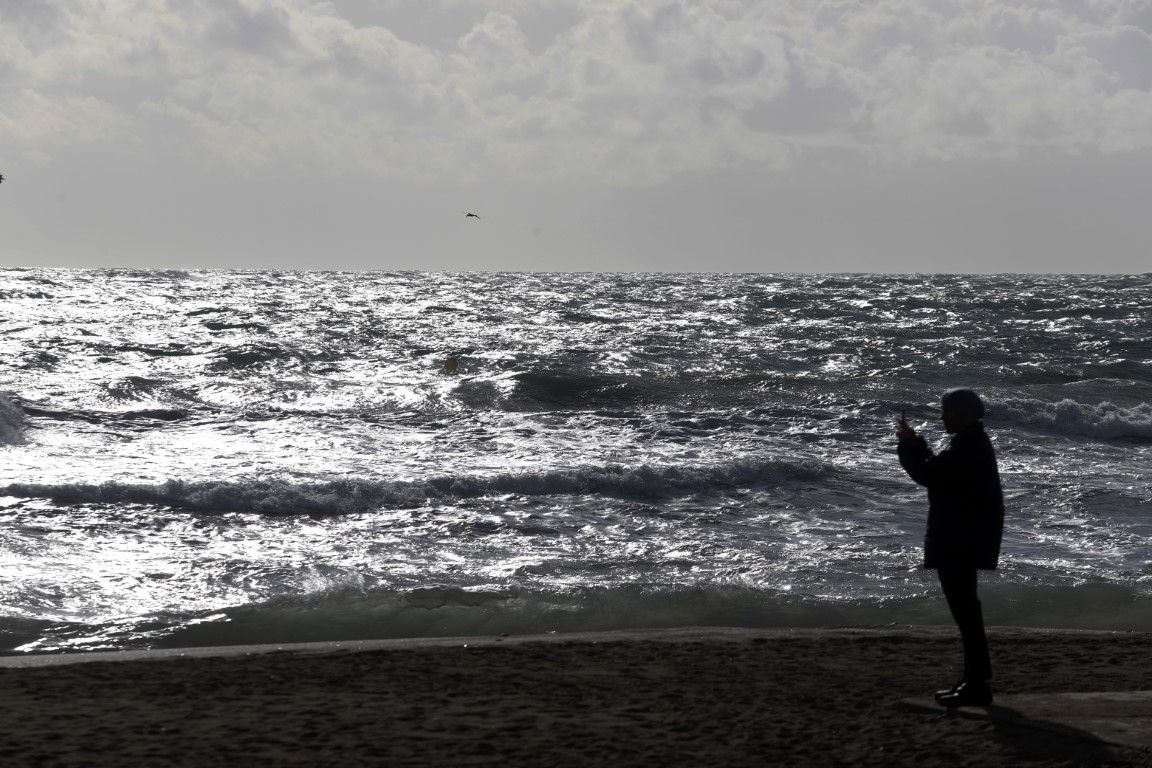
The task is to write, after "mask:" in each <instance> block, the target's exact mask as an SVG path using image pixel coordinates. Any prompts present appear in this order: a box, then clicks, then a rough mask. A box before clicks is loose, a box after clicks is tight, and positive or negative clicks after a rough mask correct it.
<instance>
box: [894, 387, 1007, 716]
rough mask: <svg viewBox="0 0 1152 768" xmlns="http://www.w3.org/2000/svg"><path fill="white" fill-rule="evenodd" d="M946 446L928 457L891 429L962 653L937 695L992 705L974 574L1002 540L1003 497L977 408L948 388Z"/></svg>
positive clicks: (902, 431) (914, 438) (904, 429)
mask: <svg viewBox="0 0 1152 768" xmlns="http://www.w3.org/2000/svg"><path fill="white" fill-rule="evenodd" d="M940 404H941V407H942V413H941V416H940V418H941V419H942V420H943V422H944V429H945V430H946V431H947V432H948V434H950V435H952V440H951V442H950V444H949V445H948V447H947V448H945V449H943V450H941V451H940V452H939V453H936V454H934V453H933V452H932V449H930V448H929V447H928V444H927V443H926V442H925V440H924V438H923V437H920V436H919V435H917V434H916V431H915V430H913V429H912V428H911V427H910V426H908V422H907V421H905V419H904V416H903V415H901V416H900V421H899V423H898V426H897V429H896V437H897V438H898V439H899V444H898V446H897V449H896V450H897V454H898V455H899V457H900V465H901V466H902V467H904V471H906V472H907V473H908V475H909V477H911V478H912V479H913V480H915V481H916V482H917V483H919V484H920V485H923V486H925V487H926V488H927V489H928V528H927V533H926V534H925V536H924V567H925V568H934V569H936V571H937V574H938V575H939V578H940V587H941V588H942V589H943V591H944V598H945V599H946V600H947V601H948V608H949V610H950V611H951V612H952V618H953V619H954V620H955V621H956V626H957V627H959V629H960V638H961V641H962V643H963V647H964V673H963V676H962V677H961V678H960V680H958V681H957V682H956V683H955V684H953V685H952V687H951V688H948V689H945V690H941V691H937V692H936V701H937V702H939V703H940V704H943V705H944V706H947V707H962V706H987V705H989V704H991V703H992V687H991V680H992V661H991V658H990V656H989V653H988V638H987V636H986V635H985V633H984V614H983V611H982V609H981V606H980V599H979V597H978V596H977V594H976V572H977V571H978V570H994V569H995V568H996V565H997V562H998V561H999V558H1000V543H1001V539H1002V538H1003V535H1004V494H1003V491H1002V490H1001V487H1000V474H999V471H998V470H997V467H996V453H995V451H993V450H992V443H991V441H990V440H989V439H988V435H987V434H986V433H985V431H984V422H983V421H982V419H983V418H984V412H985V408H984V402H983V401H982V400H981V399H980V396H979V395H977V394H976V393H975V392H973V391H972V390H970V389H950V390H948V391H947V392H945V393H944V395H943V397H941V399H940Z"/></svg>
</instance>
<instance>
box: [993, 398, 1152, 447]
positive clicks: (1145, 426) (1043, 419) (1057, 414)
mask: <svg viewBox="0 0 1152 768" xmlns="http://www.w3.org/2000/svg"><path fill="white" fill-rule="evenodd" d="M989 417H990V419H995V420H1000V419H1007V420H1009V421H1012V422H1015V423H1017V424H1022V425H1025V426H1034V427H1040V428H1042V429H1045V430H1050V431H1053V432H1057V433H1059V434H1062V435H1069V436H1074V437H1093V438H1099V439H1104V440H1113V439H1119V438H1130V439H1132V438H1135V439H1140V440H1152V404H1149V403H1139V404H1136V405H1132V406H1128V407H1124V406H1119V405H1114V404H1112V403H1111V402H1103V403H1099V404H1097V405H1092V404H1089V403H1080V402H1077V401H1075V400H1070V399H1067V398H1065V399H1063V400H1060V401H1058V402H1046V401H1043V400H1031V399H1007V400H1004V401H1003V402H1001V403H993V404H992V405H991V407H990V413H989Z"/></svg>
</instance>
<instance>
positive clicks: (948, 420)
mask: <svg viewBox="0 0 1152 768" xmlns="http://www.w3.org/2000/svg"><path fill="white" fill-rule="evenodd" d="M940 405H941V406H942V407H943V409H944V412H943V413H942V414H941V416H940V418H941V419H942V420H943V421H944V429H946V430H947V431H948V433H949V434H955V433H957V432H959V431H961V430H962V429H966V428H967V427H970V426H972V425H973V424H975V423H976V422H977V421H979V420H980V419H982V418H984V401H983V400H981V399H980V395H978V394H976V393H975V392H973V391H972V390H970V389H963V388H960V389H950V390H948V391H947V392H945V393H944V395H943V396H942V397H941V398H940Z"/></svg>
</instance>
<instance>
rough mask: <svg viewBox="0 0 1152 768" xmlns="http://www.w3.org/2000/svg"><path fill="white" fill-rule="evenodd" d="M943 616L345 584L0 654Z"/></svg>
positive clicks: (1120, 605)
mask: <svg viewBox="0 0 1152 768" xmlns="http://www.w3.org/2000/svg"><path fill="white" fill-rule="evenodd" d="M981 598H982V602H983V604H984V609H985V615H986V617H987V619H988V623H989V624H990V625H993V626H996V625H1001V626H1004V625H1009V626H1017V627H1057V628H1064V629H1092V630H1121V631H1145V632H1146V631H1150V630H1152V602H1150V601H1149V600H1148V599H1147V596H1146V595H1145V594H1142V593H1141V592H1140V591H1139V590H1136V589H1133V588H1131V587H1126V586H1118V585H1109V584H1082V585H1078V586H1032V585H1029V586H1023V585H1015V584H1003V583H990V584H988V585H987V586H984V587H982V588H981ZM893 623H898V624H915V625H925V624H927V625H947V624H949V623H950V617H949V615H948V609H947V607H946V605H945V603H944V601H943V600H942V599H941V598H940V597H939V596H938V595H937V594H936V593H935V592H934V591H927V592H922V593H918V594H912V595H909V596H905V597H900V598H890V599H880V600H870V599H866V598H858V599H852V600H845V599H835V600H829V599H824V600H821V599H799V598H797V597H795V596H792V595H788V594H785V593H781V592H779V591H777V590H773V589H771V588H760V587H755V586H747V585H733V584H707V585H691V586H689V585H685V586H654V585H623V586H615V587H591V588H578V589H573V590H568V591H560V590H530V589H524V588H520V587H516V586H511V587H505V588H495V587H471V588H465V587H460V586H448V585H431V586H427V587H419V588H415V589H408V590H397V589H390V588H381V589H372V590H368V591H361V590H355V589H352V590H344V591H340V590H337V591H334V592H319V593H313V594H308V595H299V596H293V597H282V598H277V599H273V600H269V601H267V602H262V603H254V604H250V605H243V606H235V607H231V608H225V609H223V610H215V611H202V612H195V613H191V614H185V615H159V616H152V617H147V618H146V619H143V620H141V621H139V622H127V623H124V622H114V623H111V624H100V623H94V624H88V623H83V622H74V623H73V622H63V623H53V622H48V621H43V620H31V619H19V618H5V619H0V653H12V652H29V651H39V652H45V651H47V652H52V651H68V650H72V651H75V650H90V649H94V648H120V649H124V648H165V647H167V648H187V647H197V646H200V647H204V646H218V645H240V644H249V643H272V644H275V643H290V642H323V641H349V640H369V639H385V638H415V637H469V636H472V637H476V636H489V637H491V636H497V635H519V634H544V633H568V632H595V631H605V630H629V629H654V628H668V627H691V626H727V627H748V628H770V627H837V626H862V625H863V626H868V625H891V624H893Z"/></svg>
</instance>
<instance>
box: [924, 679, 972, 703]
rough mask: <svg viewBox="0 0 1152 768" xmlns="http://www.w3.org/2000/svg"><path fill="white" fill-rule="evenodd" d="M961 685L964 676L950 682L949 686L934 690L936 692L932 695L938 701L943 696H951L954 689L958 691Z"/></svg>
mask: <svg viewBox="0 0 1152 768" xmlns="http://www.w3.org/2000/svg"><path fill="white" fill-rule="evenodd" d="M962 685H964V678H960V679H959V680H957V681H956V682H954V683H952V687H951V688H943V689H941V690H939V691H936V693H934V694H932V695H933V696H934V697H935V698H936V701H940V699H942V698H944V697H945V696H951V695H952V694H954V693H956V691H958V690H959V689H960V686H962Z"/></svg>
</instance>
